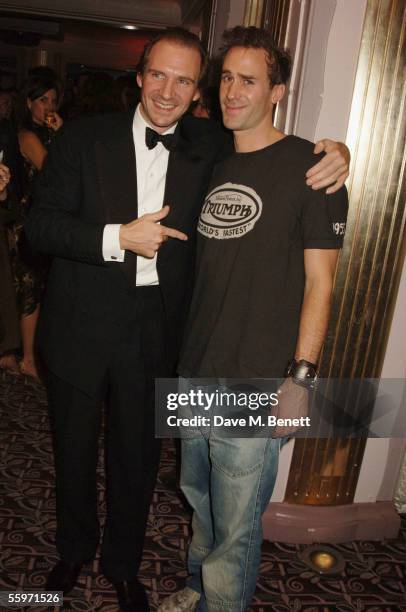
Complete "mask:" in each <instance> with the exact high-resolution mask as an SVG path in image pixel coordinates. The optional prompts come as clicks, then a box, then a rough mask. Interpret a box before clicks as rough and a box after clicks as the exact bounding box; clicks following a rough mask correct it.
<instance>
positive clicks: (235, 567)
mask: <svg viewBox="0 0 406 612" xmlns="http://www.w3.org/2000/svg"><path fill="white" fill-rule="evenodd" d="M280 445H281V441H280V440H279V439H272V438H232V437H222V436H221V432H216V431H215V430H214V429H213V428H209V429H207V428H206V429H204V430H199V429H195V430H193V432H191V431H190V430H189V432H188V436H187V437H186V438H184V439H183V440H182V468H181V488H182V491H183V493H184V494H185V496H186V498H187V500H188V502H189V503H190V505H191V506H192V508H193V519H192V530H193V537H192V542H191V545H190V549H189V555H188V570H189V573H190V578H189V580H188V586H189V587H190V588H192V589H194V590H196V591H198V592H200V593H201V594H202V598H201V601H200V602H199V607H198V610H209V611H210V612H214V611H217V610H222V611H227V612H244V610H245V609H246V608H247V606H248V605H249V604H250V601H251V599H252V596H253V594H254V591H255V585H256V580H257V575H258V570H259V564H260V559H261V543H262V524H261V516H262V514H263V512H264V511H265V509H266V507H267V505H268V502H269V499H270V497H271V495H272V491H273V487H274V484H275V480H276V474H277V470H278V458H279V450H280Z"/></svg>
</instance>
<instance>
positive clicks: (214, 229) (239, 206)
mask: <svg viewBox="0 0 406 612" xmlns="http://www.w3.org/2000/svg"><path fill="white" fill-rule="evenodd" d="M261 213H262V200H261V198H260V197H259V195H258V194H257V193H256V192H255V191H254V190H253V189H251V188H250V187H246V186H245V185H236V184H234V183H225V184H224V185H220V186H219V187H215V188H214V189H213V190H212V191H211V192H210V193H209V194H208V196H207V197H206V200H205V201H204V204H203V208H202V211H201V213H200V219H199V223H198V226H197V229H198V231H199V232H200V233H201V234H202V235H203V236H206V237H207V238H219V239H227V238H239V237H241V236H244V235H245V234H246V233H247V232H250V231H251V230H252V229H253V228H254V225H255V223H256V222H257V220H258V219H259V217H260V216H261Z"/></svg>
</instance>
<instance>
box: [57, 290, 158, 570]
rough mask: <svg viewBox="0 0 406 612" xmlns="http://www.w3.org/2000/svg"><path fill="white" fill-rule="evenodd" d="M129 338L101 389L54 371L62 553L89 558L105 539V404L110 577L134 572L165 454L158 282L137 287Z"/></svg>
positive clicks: (106, 564)
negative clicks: (159, 417)
mask: <svg viewBox="0 0 406 612" xmlns="http://www.w3.org/2000/svg"><path fill="white" fill-rule="evenodd" d="M133 304H134V316H132V317H131V320H130V321H129V323H128V329H127V333H126V338H125V340H123V341H122V342H120V343H117V346H116V347H115V348H114V354H113V357H112V359H111V363H110V365H109V368H108V371H107V372H106V376H105V379H106V384H105V388H104V390H103V393H102V397H98V398H92V397H89V396H88V395H86V394H85V393H83V392H82V391H81V390H79V389H76V388H75V387H72V386H71V385H70V384H68V383H67V382H65V381H63V380H61V379H60V378H58V377H57V376H55V375H53V374H50V380H49V400H50V414H51V425H52V430H53V436H54V454H55V470H56V501H57V534H56V545H57V549H58V552H59V554H60V557H61V559H63V560H65V561H69V562H79V563H80V562H86V561H89V560H90V559H92V558H93V557H94V555H95V552H96V548H97V545H98V543H99V521H98V512H97V510H98V499H97V498H98V492H97V488H96V467H97V461H98V437H99V432H100V427H101V423H102V408H103V404H104V405H105V407H106V493H107V519H106V524H105V528H104V534H103V539H102V552H101V563H102V568H103V571H104V573H105V575H106V576H107V578H109V579H110V580H111V581H122V580H131V579H133V578H135V576H136V575H137V572H138V568H139V565H140V562H141V557H142V549H143V543H144V535H145V529H146V523H147V517H148V509H149V505H150V502H151V498H152V494H153V490H154V486H155V481H156V476H157V471H158V466H159V454H160V441H159V440H158V439H155V438H154V378H156V377H162V376H169V375H170V374H169V373H168V371H167V366H166V358H165V342H164V332H163V328H164V311H163V305H162V299H161V293H160V289H159V287H145V288H144V287H143V288H138V289H137V295H136V299H134V302H133Z"/></svg>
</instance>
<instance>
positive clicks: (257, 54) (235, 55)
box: [220, 47, 285, 133]
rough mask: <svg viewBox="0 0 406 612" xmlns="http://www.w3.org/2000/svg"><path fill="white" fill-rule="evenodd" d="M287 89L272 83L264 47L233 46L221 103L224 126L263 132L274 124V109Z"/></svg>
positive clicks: (224, 70) (227, 58) (223, 77)
mask: <svg viewBox="0 0 406 612" xmlns="http://www.w3.org/2000/svg"><path fill="white" fill-rule="evenodd" d="M284 91H285V86H284V85H274V86H271V84H270V82H269V75H268V62H267V55H266V52H265V51H264V50H263V49H254V48H250V47H233V48H232V49H230V51H228V53H227V55H226V56H225V58H224V62H223V68H222V75H221V85H220V103H221V110H222V112H223V121H224V125H225V126H226V127H227V128H229V129H230V130H233V131H234V132H240V131H251V132H253V133H255V132H257V133H261V132H262V131H263V130H264V129H267V128H269V127H270V126H272V110H273V107H274V105H275V104H276V103H277V102H279V100H280V99H281V98H282V96H283V94H284Z"/></svg>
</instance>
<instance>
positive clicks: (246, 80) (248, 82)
mask: <svg viewBox="0 0 406 612" xmlns="http://www.w3.org/2000/svg"><path fill="white" fill-rule="evenodd" d="M244 84H245V85H253V84H254V81H251V80H250V79H244Z"/></svg>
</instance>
